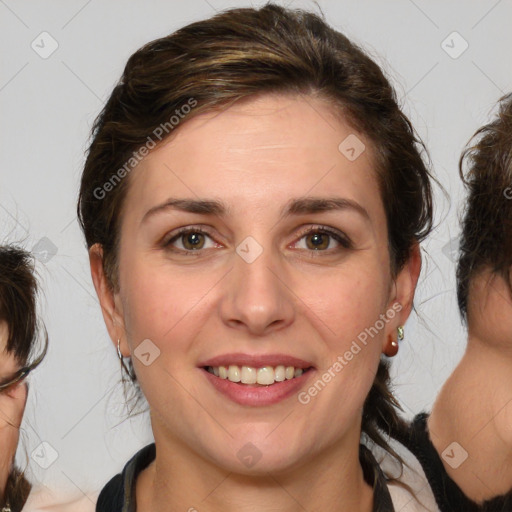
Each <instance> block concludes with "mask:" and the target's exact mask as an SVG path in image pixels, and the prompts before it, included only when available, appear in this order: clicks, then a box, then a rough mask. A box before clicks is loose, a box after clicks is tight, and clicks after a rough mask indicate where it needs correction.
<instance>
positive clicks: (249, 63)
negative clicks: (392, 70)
mask: <svg viewBox="0 0 512 512" xmlns="http://www.w3.org/2000/svg"><path fill="white" fill-rule="evenodd" d="M276 93H277V94H287V95H292V96H298V95H302V97H304V98H305V99H306V100H308V99H311V98H317V99H319V100H322V101H324V102H325V104H326V105H328V106H329V107H330V109H331V111H332V112H333V113H334V114H335V115H336V116H338V117H339V119H341V120H343V121H345V122H348V123H349V124H350V125H351V127H352V128H353V129H354V131H355V132H356V133H361V134H363V135H364V136H366V137H367V138H368V139H369V140H370V141H371V142H372V149H373V154H374V157H375V173H376V178H377V180H378V184H379V187H380V192H381V195H382V201H383V204H384V208H385V211H386V217H387V225H388V231H389V251H390V257H391V258H390V259H391V262H392V263H391V268H390V273H391V274H392V275H393V276H396V274H397V273H398V271H399V270H400V269H401V268H402V266H403V264H404V263H405V262H406V261H407V259H408V257H409V255H410V252H411V249H412V247H413V246H414V244H415V243H416V242H419V241H421V240H422V239H423V238H424V237H426V236H427V234H428V233H429V232H430V230H431V228H432V190H431V181H430V180H431V175H430V173H429V171H428V169H427V167H426V164H425V162H424V159H423V156H424V155H426V150H425V148H424V146H423V144H422V142H421V141H420V140H419V138H418V137H417V135H416V133H415V132H414V130H413V128H412V126H411V123H410V122H409V120H408V119H407V117H406V116H405V115H404V114H403V113H402V112H401V110H400V108H399V106H398V104H397V98H396V96H395V92H394V90H393V88H392V86H391V85H390V83H389V81H388V80H387V78H386V77H385V76H384V74H383V72H382V71H381V69H380V68H379V66H378V65H377V64H376V63H375V62H374V61H373V60H372V59H371V58H370V57H368V56H367V55H366V54H365V53H364V51H363V50H362V49H360V48H359V47H358V46H356V45H355V44H354V43H352V42H351V41H349V39H347V37H345V36H344V35H343V34H341V33H340V32H337V31H335V30H334V29H332V28H331V27H329V26H328V25H327V23H326V22H325V21H324V19H323V18H321V17H320V16H319V15H317V14H315V13H312V12H308V11H304V10H301V9H287V8H284V7H281V6H278V5H275V4H272V3H271V2H269V3H267V4H266V5H265V6H263V7H261V8H259V9H253V8H239V9H231V10H227V11H224V12H221V13H218V14H217V15H215V16H213V17H212V18H210V19H206V20H204V21H198V22H194V23H192V24H190V25H187V26H185V27H184V28H181V29H179V30H177V31H176V32H174V33H172V34H170V35H168V36H166V37H162V38H161V39H157V40H155V41H152V42H150V43H148V44H146V45H145V46H143V47H142V48H141V49H139V50H138V51H136V52H135V53H134V54H133V55H132V56H131V57H130V58H129V60H128V62H127V64H126V67H125V69H124V72H123V75H122V77H121V79H120V80H119V82H118V84H117V85H116V86H115V88H114V90H113V92H112V94H111V96H110V98H109V100H108V101H107V103H106V105H105V106H104V108H103V110H102V111H101V113H100V114H99V116H98V117H97V119H96V121H95V123H94V126H93V129H92V135H91V139H92V140H91V144H90V146H89V149H88V153H87V158H86V163H85V167H84V170H83V174H82V179H81V187H80V194H79V200H78V217H79V222H80V225H81V228H82V230H83V232H84V235H85V239H86V242H87V246H88V247H89V248H90V247H91V246H92V245H93V244H95V243H99V244H101V246H102V247H103V265H104V270H105V274H106V276H107V278H108V279H109V282H110V285H111V287H112V290H114V291H117V290H118V289H119V282H118V267H117V261H118V260H117V250H118V247H119V231H120V230H119V227H120V219H121V216H122V212H123V207H124V200H125V197H126V191H127V189H128V187H129V186H130V175H129V174H128V175H127V177H126V178H124V179H122V180H116V181H115V186H114V187H113V188H112V190H111V191H109V192H108V193H107V194H106V196H105V197H103V198H101V199H100V198H98V197H97V196H101V194H98V193H96V194H95V191H97V190H98V189H101V187H103V186H104V184H105V183H107V182H109V180H112V179H113V178H116V177H117V176H115V174H116V172H117V171H118V169H120V168H122V167H123V166H124V165H125V163H126V162H127V161H128V160H129V159H130V157H131V156H132V155H133V153H134V152H136V151H137V150H138V149H139V148H140V147H142V146H143V145H144V144H145V143H146V142H147V140H148V137H152V133H153V130H155V129H156V128H157V127H158V126H159V125H161V124H162V123H168V121H169V119H170V118H171V116H173V115H174V114H175V111H176V110H179V109H180V107H181V106H182V105H185V104H187V102H188V100H189V99H191V98H193V99H194V100H195V101H197V106H195V107H194V108H193V109H191V111H190V112H189V113H188V114H187V115H186V116H184V118H183V119H182V120H181V121H180V126H181V125H182V124H183V123H186V122H187V121H189V120H190V119H192V118H194V117H195V116H197V115H199V114H202V113H205V112H220V111H222V110H224V109H227V108H229V107H230V106H231V105H233V104H234V103H235V102H239V101H241V100H246V99H251V98H255V97H256V96H260V95H265V94H276ZM178 129H179V127H178ZM164 140H165V139H164ZM340 142H341V141H340ZM111 183H113V181H111ZM132 369H133V368H132ZM131 375H132V378H133V380H135V376H134V375H133V372H132V373H131ZM397 405H398V404H397V402H396V400H395V398H394V397H393V394H392V393H391V391H390V389H389V371H388V364H387V362H385V361H382V362H381V363H380V366H379V369H378V372H377V375H376V378H375V381H374V384H373V387H372V389H371V391H370V393H369V395H368V397H367V399H366V402H365V405H364V411H363V418H362V430H363V432H364V433H365V434H366V435H367V436H368V437H369V438H370V439H371V440H373V441H374V442H375V443H377V444H378V445H380V446H382V447H383V448H385V449H387V450H388V451H389V452H390V453H393V452H392V450H391V449H390V447H389V445H388V443H387V441H386V438H385V437H384V436H383V435H382V433H381V431H380V430H379V427H380V428H381V429H384V430H386V431H389V429H390V426H391V424H394V423H399V422H400V421H401V420H400V419H399V417H398V415H397V414H396V408H395V407H396V406H397Z"/></svg>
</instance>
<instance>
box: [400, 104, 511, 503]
mask: <svg viewBox="0 0 512 512" xmlns="http://www.w3.org/2000/svg"><path fill="white" fill-rule="evenodd" d="M465 163H467V167H468V169H467V172H466V173H464V164H465ZM460 172H461V176H462V178H463V180H464V183H465V185H466V187H467V189H468V197H467V199H466V203H465V204H466V206H465V210H464V217H463V220H462V233H461V237H460V256H459V262H458V266H457V295H458V302H459V309H460V312H461V315H462V318H463V320H464V321H465V323H466V324H467V327H468V339H467V347H466V352H465V354H464V356H463V358H462V360H461V361H460V363H459V364H458V366H457V367H456V369H455V370H454V372H453V373H452V375H451V376H450V378H449V379H448V380H447V381H446V383H445V385H444V386H443V388H442V390H441V392H440V394H439V396H438V397H437V399H436V402H435V404H434V407H433V409H432V413H431V414H430V415H428V414H426V413H422V414H419V415H418V416H417V417H416V418H415V420H414V422H413V423H412V426H411V429H410V431H409V432H408V433H407V434H406V435H405V436H404V435H399V436H398V438H399V439H400V440H402V441H403V443H404V444H406V445H407V446H409V447H410V448H411V450H412V451H413V452H414V453H415V454H416V455H417V456H418V459H419V460H420V461H421V463H422V465H423V469H424V470H425V473H426V476H427V477H428V479H429V481H430V483H431V486H432V489H433V490H434V493H435V497H436V500H437V503H438V505H439V508H440V509H441V510H442V511H446V512H448V511H452V510H464V511H469V512H471V511H476V510H484V511H489V512H508V511H510V510H512V452H511V448H512V435H511V434H512V429H511V426H512V391H511V390H512V379H511V372H510V369H511V367H512V351H511V347H512V344H511V340H512V274H511V269H512V95H508V96H506V97H505V98H503V99H502V100H501V102H500V105H499V112H498V115H497V116H496V118H495V119H494V120H493V121H492V122H491V123H489V124H487V125H485V126H483V127H482V128H480V129H479V130H478V131H477V132H476V134H475V135H474V137H473V139H472V143H471V144H470V146H469V147H468V148H467V149H466V150H465V151H464V152H463V154H462V157H461V160H460Z"/></svg>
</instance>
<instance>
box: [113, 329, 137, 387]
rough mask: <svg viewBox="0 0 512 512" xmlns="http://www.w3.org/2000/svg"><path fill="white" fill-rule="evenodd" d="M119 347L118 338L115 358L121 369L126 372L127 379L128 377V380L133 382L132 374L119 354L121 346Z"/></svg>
mask: <svg viewBox="0 0 512 512" xmlns="http://www.w3.org/2000/svg"><path fill="white" fill-rule="evenodd" d="M120 345H121V340H120V339H119V338H117V357H118V358H119V361H120V362H121V368H122V369H123V370H124V371H125V372H126V374H127V375H128V377H130V379H131V380H132V381H133V380H135V378H134V374H132V372H130V370H129V369H128V367H127V366H126V363H125V362H124V357H123V354H121V346H120Z"/></svg>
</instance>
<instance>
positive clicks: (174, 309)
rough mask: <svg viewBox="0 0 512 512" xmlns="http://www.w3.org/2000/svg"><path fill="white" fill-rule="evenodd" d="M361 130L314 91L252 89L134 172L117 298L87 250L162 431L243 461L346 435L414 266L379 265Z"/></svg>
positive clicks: (307, 453)
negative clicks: (394, 273) (253, 95)
mask: <svg viewBox="0 0 512 512" xmlns="http://www.w3.org/2000/svg"><path fill="white" fill-rule="evenodd" d="M363 144H364V146H363ZM370 144H371V143H370V141H368V140H366V139H365V138H364V137H363V136H362V135H360V134H356V133H355V132H354V130H353V129H351V128H350V126H349V125H348V124H346V123H340V122H339V121H338V120H336V119H335V118H334V117H333V116H332V115H331V113H330V109H329V107H328V106H326V105H325V104H323V103H321V102H320V101H319V100H315V99H313V98H309V97H308V98H293V97H289V96H261V97H259V98H258V99H252V100H251V101H249V102H246V103H244V104H239V105H237V106H234V107H231V108H230V109H229V110H227V111H224V112H222V113H216V114H203V115H201V116H198V117H196V118H194V119H192V120H191V121H190V122H187V123H185V124H183V126H182V127H179V130H178V131H177V132H176V133H175V134H174V135H173V136H172V138H170V139H168V141H167V142H166V143H165V144H164V145H162V146H160V147H158V148H156V149H155V150H154V151H153V152H152V153H150V155H149V156H148V157H147V158H146V159H145V160H144V161H142V162H141V163H140V164H139V165H138V166H137V168H136V169H135V170H134V171H132V175H131V176H130V187H129V191H128V194H127V196H126V199H125V201H126V202H125V204H124V213H123V217H122V223H121V241H120V247H119V283H120V287H119V292H118V293H116V294H115V295H114V296H113V298H112V296H111V295H110V293H109V292H108V289H107V287H105V286H102V284H101V283H102V271H101V265H100V264H99V263H98V262H99V260H98V259H97V257H95V256H94V255H95V254H96V252H95V251H96V248H93V249H92V250H91V265H92V272H93V277H94V279H95V285H96V288H97V290H98V294H99V296H100V299H101V302H102V306H103V312H104V316H105V320H106V322H107V325H108V327H109V331H110V334H111V337H112V339H113V340H114V342H117V338H120V339H121V350H122V351H123V353H124V354H125V355H130V354H131V356H132V358H133V363H134V365H135V369H136V373H137V377H138V380H139V382H140V385H141V387H142V390H143V392H144V394H145V396H146V398H147V400H148V402H149V405H150V410H151V417H152V426H153V430H154V434H155V439H156V440H157V443H158V442H160V443H161V444H162V446H163V443H171V444H172V445H173V446H174V450H175V453H176V450H177V451H179V452H180V453H181V454H182V455H184V456H185V455H188V456H189V457H190V456H196V457H199V458H202V459H203V460H209V461H210V462H213V463H214V464H217V465H220V466H222V467H224V468H227V469H229V470H232V471H238V472H240V471H242V472H251V471H252V472H258V471H269V470H274V471H277V470H280V469H281V470H284V469H286V468H292V467H294V466H297V465H300V464H304V463H306V462H307V461H310V460H312V458H314V457H318V456H320V455H322V456H323V455H327V454H329V455H328V456H334V455H335V453H336V450H337V449H340V447H343V446H344V445H345V443H350V446H352V447H355V448H354V449H355V450H357V446H358V443H359V436H360V419H361V411H362V407H363V402H364V400H365V398H366V396H367V394H368V391H369V390H370V387H371V385H372V383H373V380H374V376H375V373H376V370H377V367H378V363H379V360H380V355H381V352H382V350H383V346H384V345H385V342H386V339H387V338H388V336H389V335H392V336H393V339H395V340H396V328H397V326H398V325H400V324H402V323H403V322H404V321H405V319H406V316H407V314H408V312H409V305H410V304H409V302H410V299H411V293H412V290H413V288H414V284H415V279H416V277H417V275H416V276H414V275H413V274H414V272H411V271H410V269H409V266H406V267H405V269H404V270H403V271H402V272H401V274H400V275H399V276H398V279H396V280H395V281H394V280H393V279H392V277H391V274H390V257H389V251H388V234H387V227H386V216H385V212H384V206H383V202H382V199H381V196H380V193H379V189H378V186H377V181H376V177H375V172H374V164H373V158H372V154H371V153H372V152H371V145H370ZM340 145H341V146H340ZM105 200H108V199H105ZM183 229H186V230H187V231H188V234H186V233H185V234H180V233H181V231H180V230H183ZM416 274H417V272H416ZM103 284H104V281H103ZM399 302H400V303H401V304H399ZM402 306H403V309H402ZM363 340H364V341H363ZM221 366H223V367H226V368H227V370H224V369H221V368H219V367H221ZM230 366H231V368H230V369H229V367H230ZM208 367H213V368H208ZM244 367H245V369H244ZM283 367H284V368H283ZM287 367H294V369H298V368H300V369H302V370H303V372H304V373H302V375H298V374H300V371H298V372H297V377H294V378H291V379H288V378H287V377H291V375H294V374H295V371H294V369H293V370H290V369H288V370H287ZM306 369H307V371H306ZM224 371H227V372H228V375H229V378H228V379H223V378H221V377H223V375H224V373H223V372H224ZM211 372H214V373H211ZM216 374H219V376H216ZM255 375H256V377H254V376H255ZM240 378H242V379H244V381H245V382H251V379H252V380H254V378H256V379H257V380H259V381H260V382H261V383H262V384H258V383H256V384H247V383H240V382H232V381H236V380H239V379H240ZM266 379H268V380H266ZM275 379H277V380H278V382H275ZM282 379H284V381H283V380H282ZM319 380H320V381H321V383H320V384H318V382H317V381H319ZM269 382H274V383H273V384H271V385H268V386H266V385H265V383H266V384H268V383H269ZM315 383H316V388H315V387H314V386H315ZM356 439H357V443H356V442H355V440H356ZM249 443H250V444H249Z"/></svg>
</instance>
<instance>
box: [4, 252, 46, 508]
mask: <svg viewBox="0 0 512 512" xmlns="http://www.w3.org/2000/svg"><path fill="white" fill-rule="evenodd" d="M36 295H37V281H36V279H35V277H34V267H33V260H32V257H31V256H30V254H29V253H27V252H26V251H24V250H23V249H20V248H17V247H13V246H0V355H1V357H0V378H1V382H0V451H1V454H2V457H1V459H0V505H1V507H2V508H1V510H2V512H10V511H12V512H19V511H20V510H21V509H22V507H23V505H24V503H25V501H26V500H27V497H28V494H29V492H30V489H31V485H30V483H29V482H28V481H27V479H26V478H25V477H24V476H23V473H22V472H21V471H20V470H19V469H18V468H17V467H16V466H15V464H14V457H15V454H16V448H17V446H18V439H19V430H20V424H21V420H22V418H23V412H24V410H25V404H26V401H27V391H28V385H27V383H26V380H25V379H26V377H27V375H28V374H29V373H30V372H31V371H32V370H33V369H34V368H36V367H37V365H38V364H39V363H40V362H41V361H42V359H43V357H44V355H45V353H46V345H45V347H44V350H43V351H42V353H41V355H39V356H38V357H37V358H35V359H34V360H33V362H32V363H30V364H29V363H28V361H29V359H30V356H31V355H32V354H33V352H34V349H35V348H36V347H37V345H38V343H37V334H38V322H37V315H36ZM43 330H44V327H43ZM46 341H47V340H46Z"/></svg>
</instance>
